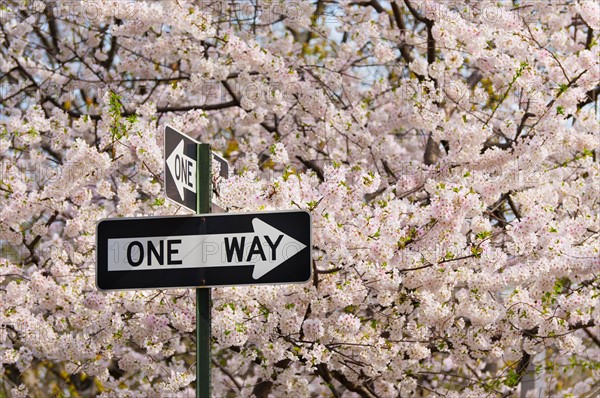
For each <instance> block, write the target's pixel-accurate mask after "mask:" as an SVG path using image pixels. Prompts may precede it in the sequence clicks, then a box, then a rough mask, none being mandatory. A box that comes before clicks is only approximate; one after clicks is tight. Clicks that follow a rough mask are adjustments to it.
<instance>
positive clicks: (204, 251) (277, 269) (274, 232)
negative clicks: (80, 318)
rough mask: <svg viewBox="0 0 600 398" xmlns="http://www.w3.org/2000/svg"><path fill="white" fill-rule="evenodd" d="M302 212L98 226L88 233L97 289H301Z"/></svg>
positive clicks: (307, 249) (307, 240) (305, 276)
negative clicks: (298, 286)
mask: <svg viewBox="0 0 600 398" xmlns="http://www.w3.org/2000/svg"><path fill="white" fill-rule="evenodd" d="M310 225H311V224H310V214H309V213H307V212H305V211H282V212H269V213H242V214H233V213H226V214H219V215H216V214H205V215H198V216H183V217H144V218H118V219H106V220H102V221H100V222H99V223H98V226H97V231H96V238H97V242H96V250H97V261H96V266H97V272H96V275H97V277H96V278H97V280H96V282H97V285H98V288H99V289H102V290H111V289H150V288H182V287H198V286H223V285H255V284H279V283H301V282H306V281H308V280H309V279H310V276H311V226H310Z"/></svg>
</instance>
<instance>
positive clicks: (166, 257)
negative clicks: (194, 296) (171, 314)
mask: <svg viewBox="0 0 600 398" xmlns="http://www.w3.org/2000/svg"><path fill="white" fill-rule="evenodd" d="M252 227H253V229H254V232H247V233H238V234H213V235H182V236H152V237H139V238H118V239H109V240H108V249H109V256H108V271H141V270H162V269H178V268H206V267H230V266H249V265H253V266H254V270H253V271H252V278H254V279H255V280H256V279H259V278H261V277H262V276H264V275H265V274H267V273H269V272H270V271H272V270H274V269H275V268H277V267H278V266H279V265H280V264H281V263H283V262H284V261H286V260H287V259H289V258H291V257H292V256H294V255H295V254H296V253H298V252H300V251H301V250H302V249H304V248H305V247H306V245H304V244H303V243H300V242H298V241H297V240H296V239H294V238H292V237H291V236H289V235H286V234H285V233H283V232H281V231H280V230H278V229H277V228H274V227H272V226H270V225H269V224H267V223H265V222H264V221H262V220H260V219H259V218H254V219H253V220H252Z"/></svg>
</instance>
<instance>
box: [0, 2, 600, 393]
mask: <svg viewBox="0 0 600 398" xmlns="http://www.w3.org/2000/svg"><path fill="white" fill-rule="evenodd" d="M599 31H600V8H599V4H598V2H597V1H594V0H564V1H553V0H552V1H550V0H544V1H542V0H539V1H530V0H518V1H517V0H514V1H504V0H502V1H473V0H465V1H454V0H451V1H446V0H440V1H426V0H392V1H383V0H370V1H367V0H354V1H342V0H340V1H333V0H332V1H322V0H293V1H289V2H288V1H285V2H284V1H279V0H273V1H263V0H247V1H246V0H234V1H223V2H220V1H216V0H215V1H212V0H210V1H192V0H171V1H136V2H133V1H128V0H122V1H114V0H89V1H87V0H86V1H64V2H63V1H60V2H54V1H39V0H38V1H32V0H27V1H21V0H7V1H3V2H2V5H1V6H0V97H1V98H2V99H1V101H2V103H1V105H0V109H1V114H0V162H1V163H0V166H1V168H0V245H1V249H2V251H1V253H0V396H9V397H24V396H46V395H48V394H55V395H59V396H94V395H98V396H101V397H120V396H123V397H125V396H127V397H131V396H144V397H165V396H178V397H179V396H188V395H189V396H191V395H193V391H194V389H195V385H196V384H195V383H196V382H195V373H194V366H195V351H194V347H195V334H194V329H195V297H194V294H193V291H191V290H177V289H176V290H164V291H163V290H146V291H124V292H111V293H106V292H100V291H98V290H97V288H96V287H95V282H94V280H95V271H94V269H95V225H96V223H97V221H98V220H100V219H102V218H107V217H123V216H148V215H170V214H184V213H185V211H184V210H182V209H180V208H178V206H176V205H174V204H171V203H169V202H167V201H165V197H164V193H163V190H162V189H163V186H162V183H163V172H164V170H163V153H162V150H163V149H162V148H163V142H162V140H163V130H164V126H165V125H166V124H169V125H171V126H173V127H174V128H176V129H178V130H180V131H183V132H185V133H187V134H189V135H191V136H194V137H195V138H197V139H198V140H199V141H201V142H207V143H210V144H211V146H212V148H213V149H214V150H215V151H217V152H219V153H221V154H222V155H223V156H224V157H225V158H227V159H228V160H229V162H230V163H231V165H232V167H233V169H234V172H233V176H232V177H231V178H229V179H227V180H223V179H221V178H220V177H218V175H217V174H215V176H214V186H215V200H216V201H217V202H218V203H219V204H221V206H223V207H226V208H227V209H228V210H229V211H232V212H244V211H269V210H273V209H306V210H308V211H310V213H311V215H312V223H313V245H314V247H313V253H314V257H313V277H312V279H311V282H310V283H307V284H300V285H287V286H256V287H238V288H234V287H230V288H216V289H214V291H213V304H212V305H213V307H212V311H213V312H212V313H213V330H212V333H213V346H212V364H213V370H212V389H213V395H214V396H219V397H224V396H231V397H233V396H236V397H237V396H252V395H254V396H256V397H267V396H273V397H279V396H293V397H308V396H334V397H354V396H361V397H409V396H418V397H425V396H427V397H438V396H443V397H469V396H470V397H511V396H519V395H521V396H525V395H527V393H529V394H530V396H540V394H542V395H544V394H545V395H548V396H550V395H552V396H558V395H560V396H565V397H568V396H571V397H574V396H577V397H592V396H597V395H596V394H598V392H599V391H600V305H599V302H600V300H599V297H600V253H599V250H600V244H599V234H600V201H599V198H600V162H599V160H598V156H599V152H598V151H599V150H600V143H599V140H600V131H599V123H598V122H599V119H600V118H599V111H598V93H599V91H600V64H599V61H598V60H599V59H600V54H599V53H600V50H599V48H600V44H599V38H600V35H599V34H598V32H599ZM526 380H535V386H534V388H529V387H526V385H527V384H526Z"/></svg>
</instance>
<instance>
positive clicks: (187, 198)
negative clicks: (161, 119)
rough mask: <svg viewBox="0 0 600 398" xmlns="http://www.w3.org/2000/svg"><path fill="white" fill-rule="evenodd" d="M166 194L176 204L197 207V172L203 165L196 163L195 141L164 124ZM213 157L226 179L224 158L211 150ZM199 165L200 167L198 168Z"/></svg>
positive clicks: (190, 207)
mask: <svg viewBox="0 0 600 398" xmlns="http://www.w3.org/2000/svg"><path fill="white" fill-rule="evenodd" d="M164 146H165V194H166V196H167V198H169V199H170V200H172V201H174V202H176V203H177V204H179V205H181V206H183V207H185V208H187V209H189V210H192V211H196V210H197V202H196V198H197V195H198V187H197V183H198V182H197V181H198V178H197V177H198V175H197V172H200V173H201V172H202V170H203V167H207V165H203V164H200V165H197V164H196V162H197V159H198V142H197V141H196V140H194V139H192V138H190V137H188V136H187V135H185V134H183V133H181V132H179V131H177V130H175V129H174V128H172V127H170V126H166V127H165V144H164ZM213 159H215V160H216V161H217V162H219V164H220V166H221V172H220V175H221V177H223V178H227V177H228V175H229V164H228V163H227V161H226V160H225V159H223V158H222V157H220V156H218V155H216V154H214V153H213ZM198 166H199V167H198Z"/></svg>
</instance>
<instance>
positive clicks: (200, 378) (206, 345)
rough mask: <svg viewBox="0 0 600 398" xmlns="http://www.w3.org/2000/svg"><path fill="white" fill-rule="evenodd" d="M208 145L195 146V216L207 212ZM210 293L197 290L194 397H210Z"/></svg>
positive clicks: (206, 288) (209, 156) (200, 289)
mask: <svg viewBox="0 0 600 398" xmlns="http://www.w3.org/2000/svg"><path fill="white" fill-rule="evenodd" d="M211 163H212V154H211V151H210V145H209V144H198V159H197V161H196V165H197V167H198V169H197V173H196V177H197V179H198V180H197V181H198V182H197V184H196V186H197V187H198V195H197V201H198V203H197V206H196V209H197V210H196V214H203V213H209V212H210V207H211V206H210V204H211V196H212V178H211V177H212V176H211V165H212V164H211ZM210 301H211V291H210V288H208V287H204V288H196V398H210V363H211V356H210V343H211V330H210V329H211V313H210V309H211V303H210Z"/></svg>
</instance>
